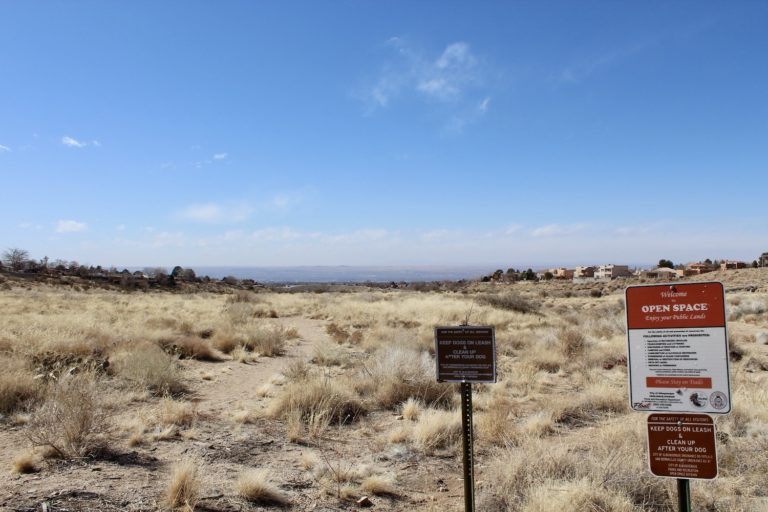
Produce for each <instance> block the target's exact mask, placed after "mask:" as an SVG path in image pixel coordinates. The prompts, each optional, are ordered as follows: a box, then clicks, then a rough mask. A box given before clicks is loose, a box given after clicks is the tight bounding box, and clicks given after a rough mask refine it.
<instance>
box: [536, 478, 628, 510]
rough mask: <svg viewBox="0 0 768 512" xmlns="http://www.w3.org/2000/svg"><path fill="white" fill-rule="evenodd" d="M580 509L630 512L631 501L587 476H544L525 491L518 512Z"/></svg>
mask: <svg viewBox="0 0 768 512" xmlns="http://www.w3.org/2000/svg"><path fill="white" fill-rule="evenodd" d="M552 510H557V511H558V512H583V511H585V510H605V511H608V510H610V511H611V512H632V511H633V510H635V508H634V506H633V504H632V501H631V500H630V499H629V498H628V497H627V496H625V495H621V494H619V493H617V492H615V491H611V490H609V489H606V488H605V487H603V485H602V482H595V481H593V480H590V479H588V478H582V479H579V480H576V481H570V480H545V481H543V482H541V483H539V484H538V485H536V486H535V487H533V488H532V489H530V490H529V491H528V496H527V499H526V501H525V504H524V505H523V507H522V509H521V511H522V512H550V511H552Z"/></svg>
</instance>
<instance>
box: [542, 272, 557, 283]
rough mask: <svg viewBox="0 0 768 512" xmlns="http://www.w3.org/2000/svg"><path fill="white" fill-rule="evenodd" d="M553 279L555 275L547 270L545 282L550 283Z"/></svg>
mask: <svg viewBox="0 0 768 512" xmlns="http://www.w3.org/2000/svg"><path fill="white" fill-rule="evenodd" d="M553 277H555V274H553V273H552V272H550V271H549V270H547V271H546V272H544V280H545V281H549V280H551V279H552V278H553Z"/></svg>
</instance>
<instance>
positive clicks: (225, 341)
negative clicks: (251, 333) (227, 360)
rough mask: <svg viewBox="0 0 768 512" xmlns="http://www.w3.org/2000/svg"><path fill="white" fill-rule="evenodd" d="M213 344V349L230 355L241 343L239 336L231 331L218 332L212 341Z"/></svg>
mask: <svg viewBox="0 0 768 512" xmlns="http://www.w3.org/2000/svg"><path fill="white" fill-rule="evenodd" d="M211 343H212V344H213V348H215V349H216V350H218V351H220V352H223V353H225V354H229V353H230V352H232V351H233V350H234V349H235V348H236V347H239V346H240V341H239V340H238V339H237V335H236V334H235V333H234V331H232V330H231V329H220V330H217V331H216V333H215V334H214V335H213V338H212V339H211Z"/></svg>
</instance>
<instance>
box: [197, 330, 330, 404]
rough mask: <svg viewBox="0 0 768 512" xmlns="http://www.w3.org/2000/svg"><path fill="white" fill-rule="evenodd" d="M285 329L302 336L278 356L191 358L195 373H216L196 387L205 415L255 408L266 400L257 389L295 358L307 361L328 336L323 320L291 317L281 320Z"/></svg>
mask: <svg viewBox="0 0 768 512" xmlns="http://www.w3.org/2000/svg"><path fill="white" fill-rule="evenodd" d="M281 324H282V325H283V327H285V328H286V329H289V328H292V327H293V328H295V329H296V330H297V331H298V332H299V338H298V339H295V340H289V341H288V342H287V344H286V351H285V354H283V355H281V356H279V357H259V358H258V359H257V360H256V361H253V362H249V363H239V362H237V361H225V362H220V363H200V362H197V361H190V362H189V365H188V368H189V370H190V371H192V372H195V371H199V372H208V373H213V375H214V377H213V379H211V380H210V381H202V383H201V384H199V385H198V386H197V387H196V389H195V398H194V401H195V402H196V403H197V407H198V411H199V412H200V413H202V414H204V415H212V416H217V415H220V414H222V413H226V412H227V411H231V410H232V408H233V407H253V406H254V405H255V404H256V402H258V401H259V400H263V399H261V398H259V397H258V396H256V393H255V392H256V390H257V389H258V388H259V387H260V386H261V385H263V384H265V383H267V382H269V380H270V378H272V377H273V376H274V375H276V374H279V373H280V372H281V371H282V370H283V369H284V368H285V367H286V366H288V365H290V364H291V363H293V362H294V361H297V360H304V361H308V360H309V359H310V358H311V357H312V351H313V350H314V347H315V345H316V344H317V343H319V342H320V341H322V340H325V339H327V338H328V335H327V334H326V332H325V324H324V322H323V321H322V320H311V319H308V318H300V317H291V318H284V319H281Z"/></svg>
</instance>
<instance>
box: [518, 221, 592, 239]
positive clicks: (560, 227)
mask: <svg viewBox="0 0 768 512" xmlns="http://www.w3.org/2000/svg"><path fill="white" fill-rule="evenodd" d="M586 227H587V226H586V224H547V225H546V226H541V227H538V228H535V229H534V230H533V231H531V236H534V237H536V238H540V237H548V236H565V235H572V234H574V233H578V232H579V231H583V230H584V229H585V228H586Z"/></svg>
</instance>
